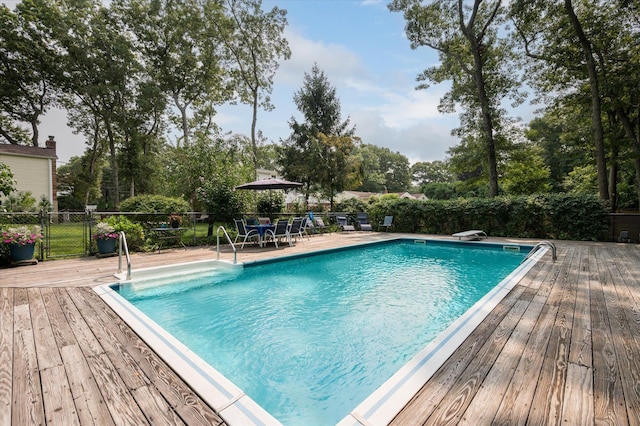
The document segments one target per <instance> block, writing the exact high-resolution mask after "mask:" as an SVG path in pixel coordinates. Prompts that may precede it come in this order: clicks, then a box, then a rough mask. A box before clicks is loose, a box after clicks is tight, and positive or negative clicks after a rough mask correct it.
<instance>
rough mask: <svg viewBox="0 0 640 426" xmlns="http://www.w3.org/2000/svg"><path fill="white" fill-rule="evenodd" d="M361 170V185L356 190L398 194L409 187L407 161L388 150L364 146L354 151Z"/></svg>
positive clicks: (398, 154) (369, 145) (405, 158)
mask: <svg viewBox="0 0 640 426" xmlns="http://www.w3.org/2000/svg"><path fill="white" fill-rule="evenodd" d="M355 155H357V156H358V157H359V159H360V160H359V161H360V167H361V169H362V184H361V185H359V187H357V188H356V189H357V190H359V191H369V192H400V191H406V190H408V189H409V187H410V180H411V172H410V168H409V159H408V158H407V157H406V156H404V155H402V154H400V153H399V152H397V151H396V152H393V151H391V150H390V149H389V148H386V147H379V146H376V145H371V144H364V145H362V146H361V147H360V148H359V149H357V150H356V153H355Z"/></svg>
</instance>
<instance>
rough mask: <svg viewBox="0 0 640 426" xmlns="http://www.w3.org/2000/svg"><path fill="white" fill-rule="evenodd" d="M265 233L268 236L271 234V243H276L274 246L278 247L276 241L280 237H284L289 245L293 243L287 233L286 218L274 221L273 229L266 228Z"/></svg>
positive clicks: (287, 224) (287, 223)
mask: <svg viewBox="0 0 640 426" xmlns="http://www.w3.org/2000/svg"><path fill="white" fill-rule="evenodd" d="M266 234H267V235H268V236H271V238H272V239H273V243H274V244H275V245H276V248H278V241H280V240H281V239H282V238H286V240H287V242H288V243H289V245H290V246H292V245H293V243H292V242H291V236H290V235H289V222H288V221H286V220H282V219H279V220H278V221H277V222H276V227H275V228H273V230H271V229H267V231H266Z"/></svg>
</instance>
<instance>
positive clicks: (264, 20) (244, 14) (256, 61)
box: [224, 0, 291, 168]
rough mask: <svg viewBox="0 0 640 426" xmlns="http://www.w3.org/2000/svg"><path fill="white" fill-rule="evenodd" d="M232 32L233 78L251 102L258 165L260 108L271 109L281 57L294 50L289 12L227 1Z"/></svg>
mask: <svg viewBox="0 0 640 426" xmlns="http://www.w3.org/2000/svg"><path fill="white" fill-rule="evenodd" d="M225 4H226V6H227V9H228V14H229V15H230V18H231V21H232V23H233V31H232V32H229V35H228V37H226V38H225V39H224V40H225V47H226V49H227V52H228V53H227V55H228V56H229V57H230V58H231V61H232V63H233V65H234V66H233V67H232V68H231V69H230V74H231V79H232V81H233V83H234V88H235V91H236V93H237V96H238V98H239V100H240V102H242V103H244V104H247V105H251V107H252V114H251V133H250V135H251V136H250V137H251V149H252V160H253V166H254V168H257V167H258V140H259V138H258V135H257V134H256V132H257V122H258V108H263V109H264V110H265V111H272V110H273V109H274V108H275V107H274V106H273V104H272V103H271V98H270V94H271V92H272V89H273V77H274V75H275V73H276V71H277V69H278V67H279V63H278V60H279V59H280V58H283V59H285V60H286V59H289V58H290V57H291V50H290V49H289V43H288V41H287V40H286V39H285V38H284V35H283V33H284V29H285V27H286V25H287V19H286V15H287V11H286V10H282V9H279V8H278V7H274V8H273V9H271V11H269V12H267V13H264V12H263V11H262V9H261V6H262V0H225Z"/></svg>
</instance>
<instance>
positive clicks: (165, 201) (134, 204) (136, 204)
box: [120, 195, 189, 220]
mask: <svg viewBox="0 0 640 426" xmlns="http://www.w3.org/2000/svg"><path fill="white" fill-rule="evenodd" d="M120 211H126V212H145V213H151V212H153V213H164V214H166V215H167V216H169V215H170V214H171V213H180V214H182V213H186V212H188V211H189V203H187V202H186V201H185V200H183V199H182V198H172V197H165V196H163V195H138V196H136V197H131V198H127V199H126V200H124V201H122V203H120ZM141 216H144V215H139V216H138V217H136V219H137V220H154V219H153V218H154V217H155V216H151V218H146V217H141Z"/></svg>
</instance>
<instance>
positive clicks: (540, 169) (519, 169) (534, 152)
mask: <svg viewBox="0 0 640 426" xmlns="http://www.w3.org/2000/svg"><path fill="white" fill-rule="evenodd" d="M541 151H542V150H541V149H539V148H538V147H536V146H534V145H530V144H521V145H518V146H516V148H515V149H514V150H513V151H512V152H511V153H510V158H509V160H508V161H507V164H506V166H505V173H504V176H503V177H502V179H501V181H502V186H503V188H504V190H505V192H506V193H507V194H509V195H532V194H536V193H545V192H549V190H550V189H551V185H550V183H549V176H550V170H549V167H548V166H546V165H545V163H544V160H543V158H542V155H541Z"/></svg>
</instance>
